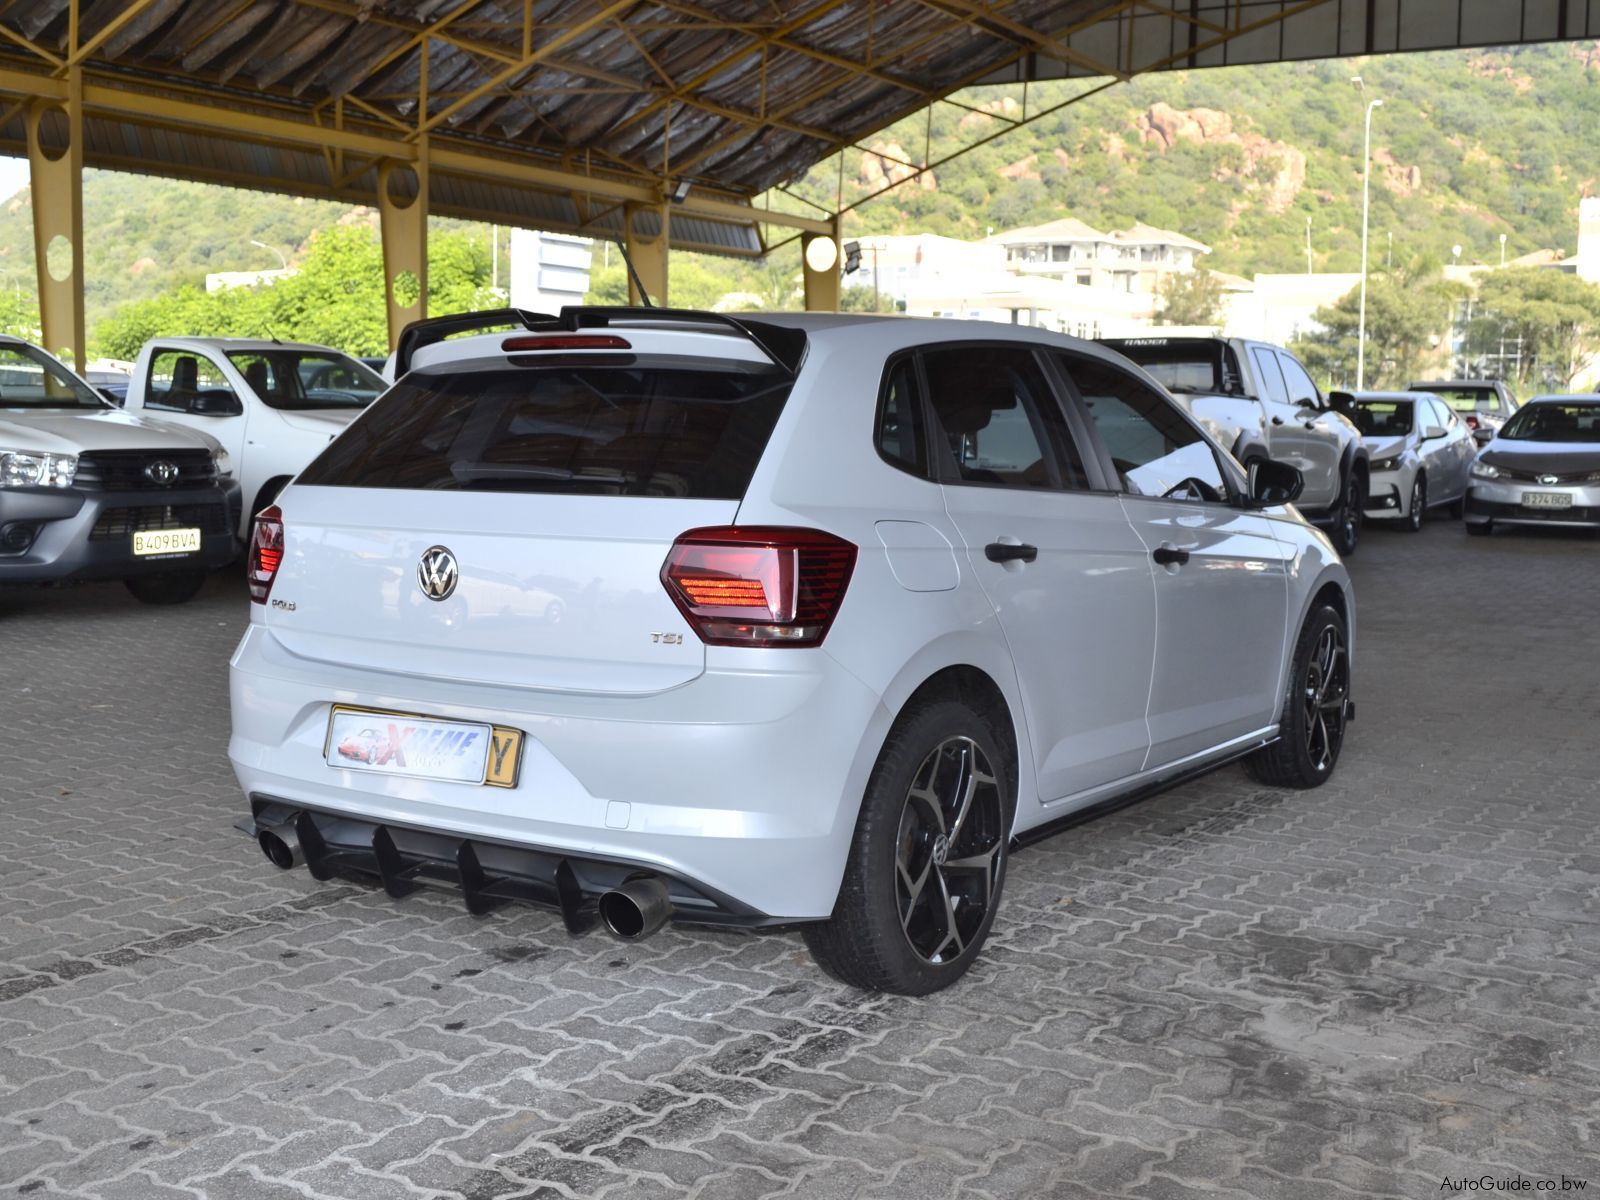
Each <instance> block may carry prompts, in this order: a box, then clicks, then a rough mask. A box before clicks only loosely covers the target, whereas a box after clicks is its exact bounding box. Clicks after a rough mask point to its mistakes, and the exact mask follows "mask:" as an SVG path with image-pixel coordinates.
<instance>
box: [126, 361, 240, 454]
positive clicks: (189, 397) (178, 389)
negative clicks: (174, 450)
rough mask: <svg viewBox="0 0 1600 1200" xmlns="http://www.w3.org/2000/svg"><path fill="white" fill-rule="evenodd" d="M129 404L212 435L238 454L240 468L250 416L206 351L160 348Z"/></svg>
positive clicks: (228, 449)
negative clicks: (139, 389) (202, 352)
mask: <svg viewBox="0 0 1600 1200" xmlns="http://www.w3.org/2000/svg"><path fill="white" fill-rule="evenodd" d="M129 403H130V404H133V403H137V404H138V405H139V406H140V407H141V408H143V409H144V410H145V411H146V412H149V413H152V414H154V415H155V416H158V417H160V418H161V419H162V420H164V421H172V422H174V423H175V424H178V425H187V426H188V427H189V428H191V429H198V430H199V431H200V432H201V433H209V434H210V435H211V436H212V437H214V438H216V439H217V441H219V442H221V443H222V445H223V448H224V449H225V450H227V452H228V454H229V455H230V456H231V457H232V459H233V463H234V469H235V470H238V469H240V465H241V463H242V462H243V459H244V448H245V435H246V432H247V428H248V422H249V418H248V417H247V416H246V413H245V406H244V404H243V403H241V401H240V398H239V395H238V393H237V392H236V391H235V390H234V387H233V384H232V383H230V382H229V381H228V377H227V376H226V375H225V374H224V373H223V371H222V368H221V367H219V366H218V365H217V364H216V363H214V362H212V361H211V359H210V358H208V357H207V356H206V355H204V354H201V353H199V352H197V351H195V350H189V349H183V348H179V347H168V346H157V347H156V348H155V350H154V352H153V353H152V354H151V356H150V364H149V368H148V369H147V370H146V371H145V378H144V387H143V390H142V392H141V394H140V395H139V396H137V397H133V396H130V397H129Z"/></svg>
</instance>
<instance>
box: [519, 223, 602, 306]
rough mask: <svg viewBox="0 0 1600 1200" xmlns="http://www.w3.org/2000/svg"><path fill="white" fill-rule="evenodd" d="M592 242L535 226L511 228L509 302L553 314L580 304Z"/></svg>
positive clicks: (586, 286)
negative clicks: (539, 229) (531, 227)
mask: <svg viewBox="0 0 1600 1200" xmlns="http://www.w3.org/2000/svg"><path fill="white" fill-rule="evenodd" d="M593 256H594V243H593V242H591V241H590V240H589V239H588V238H579V237H571V236H569V235H567V234H564V233H542V232H540V231H538V230H535V229H513V230H512V231H511V272H510V278H509V280H508V291H509V293H510V304H511V307H513V308H525V309H527V310H529V311H530V312H544V313H556V312H560V311H561V309H562V307H563V306H564V305H568V304H582V303H583V297H584V295H585V294H586V293H587V292H588V291H589V263H590V260H591V259H592V258H593Z"/></svg>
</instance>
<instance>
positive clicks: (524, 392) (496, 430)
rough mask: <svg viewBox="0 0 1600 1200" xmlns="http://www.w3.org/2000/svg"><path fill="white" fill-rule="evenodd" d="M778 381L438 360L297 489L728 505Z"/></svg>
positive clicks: (777, 375) (777, 396)
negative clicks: (441, 364) (680, 499)
mask: <svg viewBox="0 0 1600 1200" xmlns="http://www.w3.org/2000/svg"><path fill="white" fill-rule="evenodd" d="M574 358H578V356H574ZM513 361H515V360H513ZM446 372H447V373H446ZM790 384H791V379H790V377H789V375H788V374H787V373H785V372H782V371H777V370H774V369H772V368H770V367H757V366H754V365H752V364H748V363H739V362H722V361H720V360H713V359H702V358H693V359H690V358H663V359H660V360H653V359H642V358H641V359H637V360H630V359H628V358H622V359H621V360H620V361H619V360H618V359H616V358H607V359H605V360H602V361H595V360H593V359H590V360H588V361H583V360H582V359H581V358H580V359H579V360H578V361H569V362H568V363H566V364H563V365H556V364H555V363H550V362H540V363H538V364H537V365H531V366H526V367H518V366H507V365H506V364H505V361H504V360H503V359H495V360H490V361H488V362H484V363H479V364H472V363H450V364H448V365H447V367H445V368H442V369H441V372H440V373H438V374H435V373H433V372H430V371H426V370H423V371H413V372H411V373H410V374H409V375H407V376H406V377H405V378H404V379H403V380H401V381H400V383H399V384H397V385H396V386H395V387H393V388H391V389H390V390H389V391H388V392H387V393H385V394H384V396H383V397H382V398H381V399H379V400H377V401H376V402H374V403H373V404H372V405H371V407H369V408H368V409H367V410H366V411H365V412H363V413H362V414H361V416H360V417H358V418H356V420H355V422H354V423H353V424H352V425H351V426H350V428H349V429H348V430H347V431H346V432H345V433H344V434H342V435H340V437H339V439H338V440H337V441H335V442H334V443H333V444H332V445H330V446H329V447H328V448H327V449H326V450H324V451H323V452H322V454H321V455H320V456H318V457H317V458H316V459H315V460H314V461H313V462H312V463H311V465H310V466H309V467H307V468H306V469H305V471H303V472H302V473H301V475H300V482H301V483H308V484H320V485H323V486H334V487H368V488H405V489H417V490H426V491H451V492H466V491H478V492H545V493H554V494H558V495H578V496H684V497H691V498H694V499H701V500H738V499H742V498H743V496H744V492H745V489H746V488H747V487H748V486H749V484H750V478H751V476H752V475H754V474H755V469H756V464H757V463H758V462H759V461H760V459H761V455H762V452H763V451H764V450H765V449H766V445H767V439H768V438H769V437H770V436H771V434H772V429H773V426H774V425H776V424H777V421H778V414H779V413H780V412H782V411H783V405H784V401H785V400H786V399H787V398H788V395H789V388H790Z"/></svg>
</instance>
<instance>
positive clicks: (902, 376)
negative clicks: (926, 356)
mask: <svg viewBox="0 0 1600 1200" xmlns="http://www.w3.org/2000/svg"><path fill="white" fill-rule="evenodd" d="M874 436H875V438H876V441H877V444H878V453H879V454H881V455H883V457H884V458H885V459H887V460H888V461H889V462H890V464H891V465H893V466H896V467H899V468H900V469H901V470H902V471H909V472H910V473H911V474H913V475H920V476H923V477H924V478H926V477H927V474H928V453H927V447H926V444H925V439H924V437H923V429H922V402H921V398H920V396H919V395H918V391H917V369H916V363H915V362H914V361H913V360H912V358H911V356H910V355H906V356H905V357H904V358H901V359H900V360H899V361H898V362H896V363H893V364H891V365H890V367H889V372H888V374H887V376H885V378H884V381H883V396H882V398H881V399H880V400H879V401H878V428H877V431H876V433H875V435H874Z"/></svg>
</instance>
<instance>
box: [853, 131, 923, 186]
mask: <svg viewBox="0 0 1600 1200" xmlns="http://www.w3.org/2000/svg"><path fill="white" fill-rule="evenodd" d="M911 161H912V158H911V156H910V155H909V154H907V153H906V152H905V148H904V147H902V146H901V145H900V143H899V142H873V143H872V145H870V146H869V147H867V149H866V150H865V151H864V152H863V153H862V155H861V165H860V166H859V167H858V168H857V170H856V181H857V182H858V183H860V184H861V186H862V187H864V188H866V189H867V190H868V191H871V192H876V191H881V190H882V189H884V188H886V187H895V186H897V185H899V184H902V183H904V182H905V181H906V180H908V179H915V180H916V181H917V185H918V186H919V187H921V188H922V189H923V190H924V191H928V192H936V191H938V190H939V186H938V184H937V183H935V182H934V178H933V172H932V171H923V172H922V173H921V174H920V175H919V174H918V173H917V171H916V169H915V168H913V167H910V166H908V165H907V164H908V163H910V162H911Z"/></svg>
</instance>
